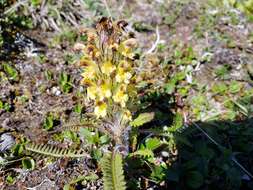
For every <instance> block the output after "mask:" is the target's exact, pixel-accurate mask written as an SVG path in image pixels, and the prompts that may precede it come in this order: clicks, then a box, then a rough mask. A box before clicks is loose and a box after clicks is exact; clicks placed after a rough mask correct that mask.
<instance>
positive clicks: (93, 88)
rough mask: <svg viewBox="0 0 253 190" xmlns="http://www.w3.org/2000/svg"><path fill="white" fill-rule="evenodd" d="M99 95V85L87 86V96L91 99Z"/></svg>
mask: <svg viewBox="0 0 253 190" xmlns="http://www.w3.org/2000/svg"><path fill="white" fill-rule="evenodd" d="M96 95H97V87H96V86H89V87H88V88H87V98H88V99H91V100H95V99H96Z"/></svg>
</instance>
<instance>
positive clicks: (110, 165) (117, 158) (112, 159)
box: [100, 153, 126, 190]
mask: <svg viewBox="0 0 253 190" xmlns="http://www.w3.org/2000/svg"><path fill="white" fill-rule="evenodd" d="M100 164H101V168H102V172H103V181H104V190H125V189H126V182H125V179H124V171H123V164H122V156H121V154H119V153H108V154H105V155H104V156H103V158H102V160H101V162H100Z"/></svg>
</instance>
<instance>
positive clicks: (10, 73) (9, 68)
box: [3, 63, 18, 81]
mask: <svg viewBox="0 0 253 190" xmlns="http://www.w3.org/2000/svg"><path fill="white" fill-rule="evenodd" d="M3 68H4V71H5V73H6V74H7V75H8V77H9V78H10V79H11V80H14V81H17V80H18V72H17V71H16V69H15V68H13V67H12V66H10V65H9V64H6V63H4V64H3Z"/></svg>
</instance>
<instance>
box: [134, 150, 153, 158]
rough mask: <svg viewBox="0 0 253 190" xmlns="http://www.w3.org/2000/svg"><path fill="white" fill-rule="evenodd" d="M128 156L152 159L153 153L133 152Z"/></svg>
mask: <svg viewBox="0 0 253 190" xmlns="http://www.w3.org/2000/svg"><path fill="white" fill-rule="evenodd" d="M130 156H142V157H154V153H153V151H152V150H149V149H143V150H137V151H135V152H133V153H132V154H130Z"/></svg>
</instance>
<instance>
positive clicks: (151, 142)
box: [145, 138, 162, 150]
mask: <svg viewBox="0 0 253 190" xmlns="http://www.w3.org/2000/svg"><path fill="white" fill-rule="evenodd" d="M161 144H162V143H161V141H160V140H159V139H158V138H148V139H147V140H146V142H145V145H146V148H147V149H150V150H155V149H156V148H158V147H159V146H160V145H161Z"/></svg>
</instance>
